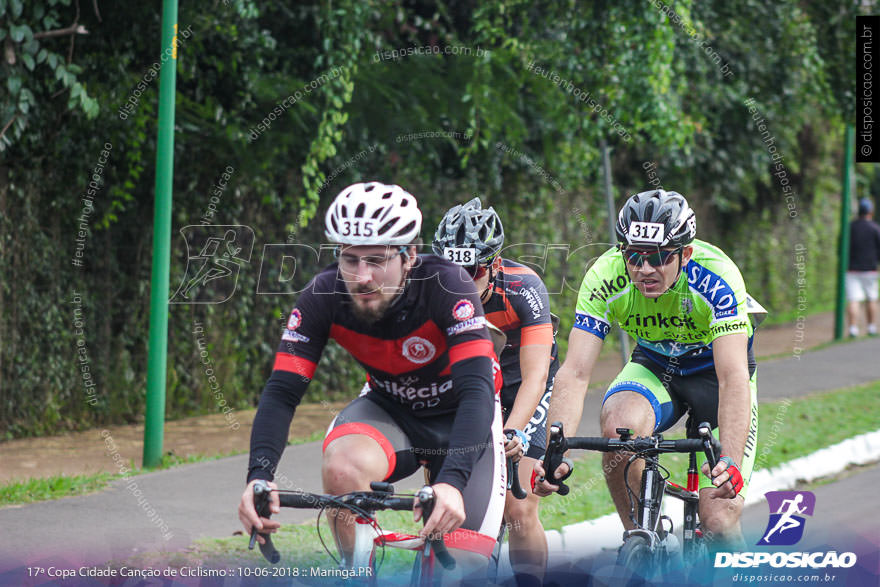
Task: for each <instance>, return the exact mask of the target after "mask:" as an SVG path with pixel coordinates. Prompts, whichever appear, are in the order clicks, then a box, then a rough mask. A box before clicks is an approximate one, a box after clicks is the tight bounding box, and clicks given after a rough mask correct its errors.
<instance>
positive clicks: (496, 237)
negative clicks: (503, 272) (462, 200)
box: [432, 198, 504, 265]
mask: <svg viewBox="0 0 880 587" xmlns="http://www.w3.org/2000/svg"><path fill="white" fill-rule="evenodd" d="M503 245H504V227H503V226H502V225H501V219H500V218H499V217H498V214H497V213H496V212H495V210H494V209H493V208H492V207H491V206H490V207H488V208H486V209H485V210H484V209H483V205H482V203H481V202H480V198H474V199H473V200H471V201H469V202H467V203H466V204H460V205H458V206H454V207H452V208H451V209H450V210H449V211H448V212H446V214H445V215H444V216H443V220H441V221H440V225H439V226H438V227H437V232H436V233H435V234H434V242H433V245H432V248H433V249H434V254H435V255H439V256H440V257H445V258H447V259H449V260H451V261H453V262H455V263H458V264H459V265H488V264H489V263H491V262H492V261H493V260H494V259H495V257H496V256H497V255H498V252H499V251H500V250H501V247H502V246H503ZM453 248H454V249H474V250H475V251H474V252H475V255H476V259H475V260H474V261H472V262H467V261H466V260H465V259H462V258H460V257H459V258H455V257H454V256H450V255H448V254H447V253H446V250H447V249H453Z"/></svg>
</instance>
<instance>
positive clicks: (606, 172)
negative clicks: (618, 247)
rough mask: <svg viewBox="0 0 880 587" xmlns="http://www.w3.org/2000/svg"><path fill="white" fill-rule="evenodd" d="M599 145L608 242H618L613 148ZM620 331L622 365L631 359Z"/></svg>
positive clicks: (603, 141) (625, 336)
mask: <svg viewBox="0 0 880 587" xmlns="http://www.w3.org/2000/svg"><path fill="white" fill-rule="evenodd" d="M599 147H600V148H601V149H602V171H603V176H604V179H605V204H607V206H608V238H609V239H611V240H609V241H608V242H611V243H615V242H617V232H616V231H615V229H614V226H615V225H616V224H617V210H615V209H614V186H613V184H612V182H611V149H609V148H608V143H607V142H605V139H600V141H599ZM618 332H619V333H620V360H621V363H620V364H621V365H626V363H627V361H629V335H628V334H627V333H626V332H624V331H623V329H622V328H621V329H618Z"/></svg>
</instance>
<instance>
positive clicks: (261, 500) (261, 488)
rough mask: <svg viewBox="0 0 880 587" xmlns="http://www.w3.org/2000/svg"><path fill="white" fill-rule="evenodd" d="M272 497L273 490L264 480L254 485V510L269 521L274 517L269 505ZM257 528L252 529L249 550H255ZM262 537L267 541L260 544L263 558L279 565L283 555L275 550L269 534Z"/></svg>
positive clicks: (262, 534) (261, 534)
mask: <svg viewBox="0 0 880 587" xmlns="http://www.w3.org/2000/svg"><path fill="white" fill-rule="evenodd" d="M271 496H272V488H270V487H269V484H268V483H266V482H265V481H263V480H262V479H261V480H259V481H257V482H256V483H254V509H256V510H257V515H258V516H260V517H261V518H266V519H269V518H270V517H271V516H272V512H271V510H270V509H269V503H270V501H271ZM257 533H258V532H257V527H256V526H254V527H253V528H251V539H250V542H249V543H248V550H253V549H254V544H255V543H256V542H257ZM259 534H260V536H262V537H263V540H265V541H266V542H265V544H260V552H261V553H263V556H264V557H265V558H266V560H267V561H269V562H270V563H272V564H273V565H274V564H277V563H278V561H280V560H281V553H280V552H278V550H277V549H276V548H275V545H274V544H272V537H271V536H270V535H269V534H268V533H267V534H264V533H262V532H259Z"/></svg>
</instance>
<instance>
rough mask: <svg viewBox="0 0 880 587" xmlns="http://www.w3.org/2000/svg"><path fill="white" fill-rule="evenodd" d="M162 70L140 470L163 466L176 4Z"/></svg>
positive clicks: (168, 1) (167, 1)
mask: <svg viewBox="0 0 880 587" xmlns="http://www.w3.org/2000/svg"><path fill="white" fill-rule="evenodd" d="M161 57H162V61H161V63H162V69H161V71H160V73H159V133H158V141H157V145H156V208H155V211H154V214H153V276H152V281H151V286H150V343H149V344H150V346H149V350H148V358H147V412H146V415H145V417H144V467H155V466H157V465H159V463H160V462H161V460H162V434H163V430H164V427H165V378H166V374H167V362H168V265H169V259H170V255H171V188H172V179H173V178H174V97H175V92H176V85H177V84H176V82H177V0H164V1H163V5H162V54H161Z"/></svg>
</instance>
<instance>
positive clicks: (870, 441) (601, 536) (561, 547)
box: [498, 430, 880, 579]
mask: <svg viewBox="0 0 880 587" xmlns="http://www.w3.org/2000/svg"><path fill="white" fill-rule="evenodd" d="M878 459H880V430H875V431H873V432H866V433H864V434H860V435H859V436H855V437H853V438H849V439H847V440H844V441H842V442H838V443H837V444H835V445H832V446H829V447H826V448H823V449H819V450H817V451H816V452H814V453H812V454H809V455H807V456H804V457H800V458H797V459H794V460H792V461H789V462H787V463H783V464H781V465H779V466H778V467H773V468H771V469H761V470H758V471H755V472H754V473H753V474H752V478H751V480H750V481H749V492H748V497H747V498H746V506H749V505H753V504H756V503H758V502H761V501H763V499H764V494H765V493H767V492H768V491H784V490H786V489H792V488H793V487H795V486H796V485H797V483H798V482H801V481H803V482H811V481H814V480H816V479H819V478H822V477H827V476H829V475H835V474H837V473H840V472H841V471H843V470H845V469H846V468H847V467H849V466H850V465H864V464H866V463H870V462H873V461H876V460H878ZM683 507H684V504H683V503H682V502H681V501H679V500H677V499H667V500H664V501H663V513H664V514H666V515H668V516H670V517H672V519H673V520H679V519H681V517H682V516H683V515H684V510H683ZM546 535H547V546H548V549H549V556H548V560H547V565H548V567H555V568H559V567H563V566H565V565H568V564H569V563H571V562H573V561H574V560H577V559H581V558H584V557H588V556H592V555H595V554H598V553H599V552H601V551H602V550H604V549H609V548H617V547H618V546H620V541H621V537H622V536H623V525H622V524H621V523H620V518H619V517H618V516H617V514H607V515H604V516H601V517H599V518H596V519H593V520H585V521H583V522H578V523H576V524H569V525H568V526H564V527H563V528H562V530H561V531H557V530H548V531H547V532H546ZM498 567H499V568H498V576H499V579H502V578H504V577H510V576H512V574H513V572H512V570H511V568H510V558H509V556H508V543H506V542H505V544H504V545H503V546H502V547H501V558H500V560H499V563H498Z"/></svg>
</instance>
